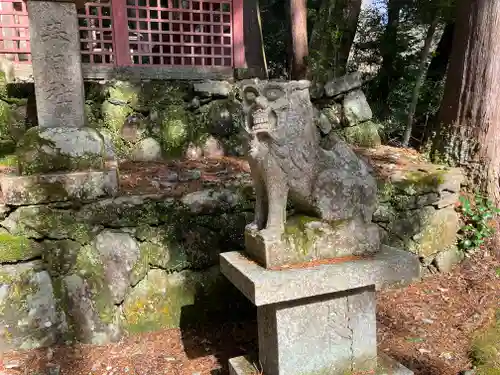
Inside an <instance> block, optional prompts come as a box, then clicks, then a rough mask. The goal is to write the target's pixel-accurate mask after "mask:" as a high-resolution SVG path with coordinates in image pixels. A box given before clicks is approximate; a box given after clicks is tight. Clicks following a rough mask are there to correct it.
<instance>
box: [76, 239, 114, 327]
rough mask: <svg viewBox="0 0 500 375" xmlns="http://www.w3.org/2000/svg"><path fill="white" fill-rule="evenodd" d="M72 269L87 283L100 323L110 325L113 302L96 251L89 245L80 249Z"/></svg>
mask: <svg viewBox="0 0 500 375" xmlns="http://www.w3.org/2000/svg"><path fill="white" fill-rule="evenodd" d="M74 269H75V271H76V272H77V273H78V274H79V275H80V276H81V277H82V278H83V279H85V280H86V281H87V283H88V285H89V288H90V290H91V293H92V300H93V301H94V304H95V309H96V311H97V313H98V314H99V317H100V319H101V321H102V322H103V323H112V322H113V319H114V315H115V313H114V306H113V300H112V298H111V292H110V290H109V287H108V284H107V282H106V278H105V267H104V264H103V262H102V260H101V258H100V256H99V253H98V252H97V250H96V249H95V248H94V247H93V246H91V245H86V246H84V247H82V248H81V250H80V252H79V253H78V256H77V259H76V263H75V267H74Z"/></svg>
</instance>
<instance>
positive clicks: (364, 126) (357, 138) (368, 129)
mask: <svg viewBox="0 0 500 375" xmlns="http://www.w3.org/2000/svg"><path fill="white" fill-rule="evenodd" d="M343 133H344V138H345V140H346V141H347V142H348V143H350V144H352V145H355V146H359V147H368V148H374V147H378V146H380V145H381V144H382V142H381V140H380V134H379V125H377V124H375V123H373V122H371V121H366V122H363V123H361V124H359V125H355V126H350V127H347V128H345V129H344V130H343Z"/></svg>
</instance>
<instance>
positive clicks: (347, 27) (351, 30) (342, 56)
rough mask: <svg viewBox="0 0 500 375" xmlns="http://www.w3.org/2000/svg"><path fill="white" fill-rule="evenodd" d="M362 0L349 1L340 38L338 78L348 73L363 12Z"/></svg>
mask: <svg viewBox="0 0 500 375" xmlns="http://www.w3.org/2000/svg"><path fill="white" fill-rule="evenodd" d="M362 2H363V1H362V0H349V1H348V2H347V6H346V7H345V10H344V17H343V25H344V27H343V29H342V32H341V36H340V46H339V55H338V59H337V64H336V65H337V66H336V68H337V72H338V76H341V75H344V74H345V73H346V71H347V61H348V60H349V53H350V52H351V47H352V43H353V42H354V37H355V36H356V30H357V28H358V21H359V13H360V12H361V3H362Z"/></svg>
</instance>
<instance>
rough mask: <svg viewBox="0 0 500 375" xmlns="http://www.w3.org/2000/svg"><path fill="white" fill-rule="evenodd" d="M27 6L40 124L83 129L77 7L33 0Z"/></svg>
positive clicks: (72, 4) (83, 97) (82, 88)
mask: <svg viewBox="0 0 500 375" xmlns="http://www.w3.org/2000/svg"><path fill="white" fill-rule="evenodd" d="M27 7H28V16H29V22H30V38H31V56H32V61H33V64H32V65H33V77H34V80H35V94H36V105H37V111H38V124H39V126H40V127H41V128H58V127H68V128H81V127H83V126H85V115H84V102H85V94H84V87H83V76H82V64H81V57H80V41H79V32H78V19H77V14H76V6H75V4H74V3H70V2H68V3H65V2H53V1H31V0H30V1H28V3H27Z"/></svg>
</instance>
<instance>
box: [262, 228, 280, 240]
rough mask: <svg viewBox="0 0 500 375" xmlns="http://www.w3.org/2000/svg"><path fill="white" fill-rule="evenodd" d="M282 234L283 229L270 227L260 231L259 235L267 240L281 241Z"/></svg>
mask: <svg viewBox="0 0 500 375" xmlns="http://www.w3.org/2000/svg"><path fill="white" fill-rule="evenodd" d="M282 234H283V229H282V228H279V227H270V228H265V229H262V230H260V231H259V235H260V236H261V237H262V238H264V239H266V240H277V239H280V238H281V235H282Z"/></svg>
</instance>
